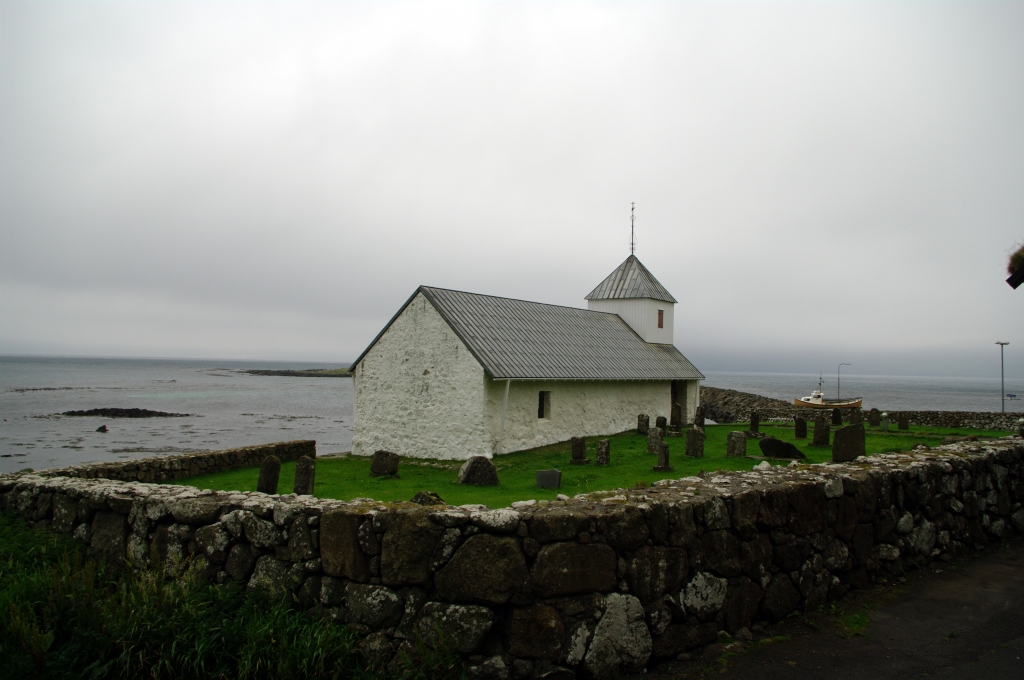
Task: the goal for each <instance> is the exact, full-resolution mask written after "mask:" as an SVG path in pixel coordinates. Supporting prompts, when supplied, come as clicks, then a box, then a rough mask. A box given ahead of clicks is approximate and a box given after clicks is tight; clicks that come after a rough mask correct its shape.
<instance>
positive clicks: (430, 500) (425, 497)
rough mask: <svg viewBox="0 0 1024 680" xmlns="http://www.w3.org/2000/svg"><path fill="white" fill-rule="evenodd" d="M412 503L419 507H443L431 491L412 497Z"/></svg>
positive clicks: (441, 501)
mask: <svg viewBox="0 0 1024 680" xmlns="http://www.w3.org/2000/svg"><path fill="white" fill-rule="evenodd" d="M412 502H413V503H418V504H419V505H444V501H443V500H441V497H440V496H438V495H437V494H436V493H434V492H433V491H420V492H419V493H418V494H416V495H415V496H413V497H412Z"/></svg>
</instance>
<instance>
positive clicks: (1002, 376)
mask: <svg viewBox="0 0 1024 680" xmlns="http://www.w3.org/2000/svg"><path fill="white" fill-rule="evenodd" d="M996 344H997V345H999V401H1000V402H1001V403H1002V405H1003V413H1006V373H1005V372H1004V371H1003V348H1004V347H1006V346H1007V345H1009V344H1010V343H1008V342H998V341H997V342H996Z"/></svg>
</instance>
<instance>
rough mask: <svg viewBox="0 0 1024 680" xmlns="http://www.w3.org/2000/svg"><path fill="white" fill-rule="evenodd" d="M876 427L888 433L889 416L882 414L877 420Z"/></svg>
mask: <svg viewBox="0 0 1024 680" xmlns="http://www.w3.org/2000/svg"><path fill="white" fill-rule="evenodd" d="M878 426H879V427H880V428H882V429H883V430H884V431H886V432H888V431H889V414H888V413H883V414H882V417H881V418H879V420H878Z"/></svg>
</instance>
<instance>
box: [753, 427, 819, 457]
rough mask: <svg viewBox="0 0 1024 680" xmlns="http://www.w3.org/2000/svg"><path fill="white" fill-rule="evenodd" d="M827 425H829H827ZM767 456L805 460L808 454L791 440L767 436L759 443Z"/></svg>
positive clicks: (762, 451)
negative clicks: (791, 442) (790, 441)
mask: <svg viewBox="0 0 1024 680" xmlns="http://www.w3.org/2000/svg"><path fill="white" fill-rule="evenodd" d="M826 427H827V425H826ZM757 445H758V447H760V449H761V453H763V454H764V456H765V458H788V459H790V460H803V459H804V458H806V457H807V456H805V455H804V454H803V451H801V450H800V449H798V448H797V447H796V446H794V445H793V444H790V443H789V442H784V441H782V440H781V439H776V438H775V437H765V438H764V439H762V440H761V441H759V442H758V443H757Z"/></svg>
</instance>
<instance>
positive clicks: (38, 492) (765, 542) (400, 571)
mask: <svg viewBox="0 0 1024 680" xmlns="http://www.w3.org/2000/svg"><path fill="white" fill-rule="evenodd" d="M1022 501H1024V441H1022V440H1021V439H1020V438H1019V437H1007V438H1004V439H999V440H993V441H991V442H985V443H983V444H982V443H980V442H979V443H974V442H962V443H958V444H954V445H950V446H946V447H941V448H939V449H933V450H929V449H926V448H924V447H921V448H919V449H917V450H915V451H914V452H911V453H901V454H882V455H876V456H871V457H869V458H858V459H856V460H855V461H852V462H850V463H844V464H821V465H798V464H795V463H794V464H792V465H790V466H788V467H770V466H763V464H760V465H759V466H758V467H756V468H755V469H753V470H751V471H749V472H729V473H719V472H716V473H709V474H706V475H702V476H699V477H687V478H683V479H678V480H665V481H662V482H658V483H656V484H654V485H653V486H652V487H651V488H648V489H643V490H632V491H626V490H621V489H620V490H616V491H609V492H602V493H592V494H588V495H580V496H576V497H575V498H573V499H571V500H568V501H564V502H544V501H540V502H534V501H522V502H518V503H514V504H513V505H512V507H510V508H502V509H490V508H487V507H485V506H479V505H475V506H460V507H454V506H443V505H442V506H426V507H425V506H419V505H415V504H412V503H397V504H384V503H379V502H375V501H371V500H367V499H357V500H354V501H350V502H342V501H333V500H326V499H318V498H314V497H311V496H294V495H273V496H271V495H265V494H259V493H222V492H213V491H199V490H197V489H194V488H189V487H182V486H173V485H156V484H147V483H141V482H122V481H114V480H95V479H83V478H80V477H72V476H49V477H47V476H41V475H35V474H26V473H21V474H15V475H4V476H0V507H2V508H4V509H6V510H7V511H9V512H15V513H19V514H21V515H23V516H25V517H27V518H29V519H30V520H32V521H34V522H36V523H37V524H38V526H39V527H40V528H44V529H45V528H48V529H49V530H54V531H59V532H67V533H71V534H72V535H73V536H74V538H75V539H76V540H78V541H81V542H83V543H84V544H86V545H88V546H89V547H90V549H91V550H92V551H95V552H96V553H99V554H102V555H105V556H106V557H107V558H108V559H109V560H111V561H112V562H114V563H117V564H120V565H124V566H125V567H126V568H129V567H131V568H145V567H156V566H164V567H166V568H167V569H168V570H169V572H170V573H172V574H173V573H176V572H178V571H180V570H181V569H183V568H184V567H185V565H186V564H188V563H191V564H192V565H193V568H195V569H198V570H199V572H200V573H201V574H203V575H205V576H206V577H208V578H210V579H211V580H214V581H216V582H218V583H224V582H227V581H229V580H235V581H238V582H241V583H244V584H247V587H248V588H250V589H253V590H257V589H258V590H262V591H265V592H268V593H271V594H278V595H284V594H289V595H292V596H294V597H295V598H296V599H297V601H298V602H300V603H301V604H302V606H304V607H307V608H308V609H309V611H310V613H311V614H313V615H316V616H326V617H330V618H332V619H333V620H335V621H337V622H338V624H339V625H347V626H349V627H350V628H351V629H352V630H354V631H356V632H357V633H358V634H359V635H361V636H363V638H364V639H363V649H364V651H365V652H366V654H367V658H369V659H375V660H376V661H377V662H378V663H380V664H382V665H386V664H387V663H389V660H390V659H393V658H396V657H397V656H398V655H400V654H401V653H402V652H403V651H405V652H409V651H410V650H411V649H412V648H413V647H412V645H413V640H415V639H416V638H417V637H418V636H419V637H421V638H422V639H423V640H424V641H425V642H426V643H427V644H431V645H439V644H447V645H449V646H451V647H452V648H454V649H456V650H457V651H458V652H459V653H460V654H462V655H463V657H464V659H465V662H466V666H467V673H468V676H469V677H470V678H494V679H510V678H548V679H551V678H556V677H557V678H574V677H578V678H613V677H616V676H619V675H623V674H628V673H631V672H635V671H638V670H640V669H642V668H643V667H645V666H646V665H647V664H648V663H649V662H650V660H651V659H656V658H663V657H673V656H676V655H678V654H680V653H681V652H684V651H685V650H687V649H690V648H692V647H697V646H700V645H703V644H707V643H709V642H711V641H714V640H716V639H717V637H718V635H719V631H722V630H725V631H727V632H729V633H739V632H741V631H743V629H745V628H750V627H751V626H752V625H753V624H755V623H756V622H759V621H776V620H779V619H781V618H783V617H785V616H787V615H788V614H790V613H792V612H799V611H805V610H812V609H815V608H817V607H818V606H820V605H823V604H825V603H827V602H828V601H830V600H834V599H836V598H839V597H842V596H843V594H844V593H846V592H847V590H848V589H850V588H857V587H863V586H866V585H867V584H869V583H870V582H871V581H872V579H874V578H876V577H878V576H881V575H887V576H890V577H892V576H899V575H901V574H903V573H904V571H905V570H907V569H911V568H915V567H920V566H923V565H925V564H927V563H929V562H931V561H933V560H948V559H950V558H951V557H952V556H955V555H956V554H957V553H959V552H962V551H964V550H969V549H973V548H975V547H976V546H983V545H985V544H987V543H989V542H992V541H1000V540H1004V539H1006V538H1008V537H1010V536H1013V535H1019V534H1021V533H1024V509H1022V507H1021V503H1022Z"/></svg>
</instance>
